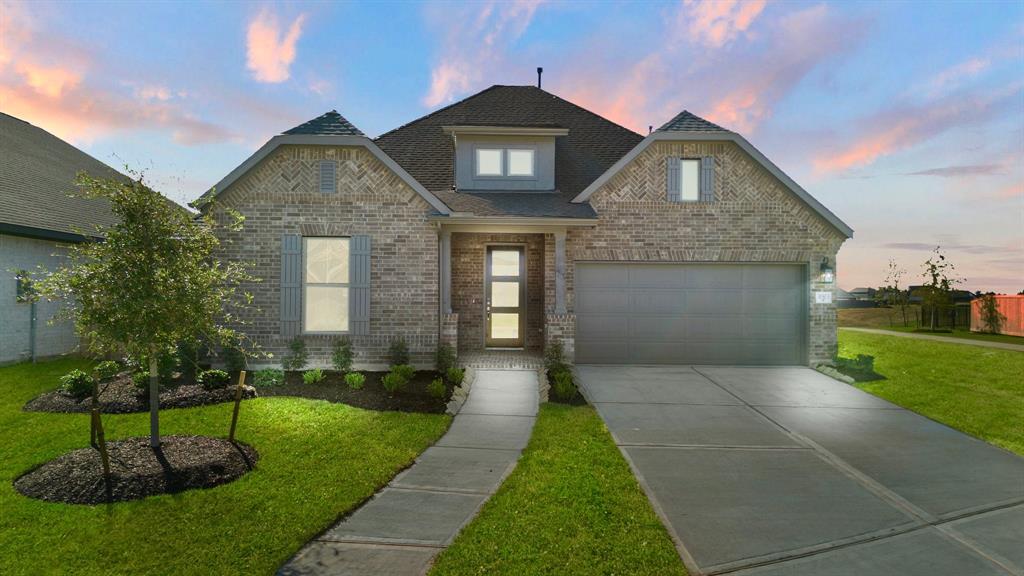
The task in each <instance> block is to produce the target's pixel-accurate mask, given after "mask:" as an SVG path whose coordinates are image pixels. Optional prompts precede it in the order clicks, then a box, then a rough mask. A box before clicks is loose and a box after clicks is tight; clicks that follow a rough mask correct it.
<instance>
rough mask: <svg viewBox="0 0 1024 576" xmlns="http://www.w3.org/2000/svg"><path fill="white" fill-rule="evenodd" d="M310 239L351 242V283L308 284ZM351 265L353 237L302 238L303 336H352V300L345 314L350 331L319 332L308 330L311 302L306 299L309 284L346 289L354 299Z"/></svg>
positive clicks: (349, 248) (350, 261) (349, 252)
mask: <svg viewBox="0 0 1024 576" xmlns="http://www.w3.org/2000/svg"><path fill="white" fill-rule="evenodd" d="M309 238H327V239H338V240H340V239H343V238H344V239H348V241H349V246H348V260H349V266H350V268H349V277H348V280H349V281H348V282H344V283H341V282H306V254H308V253H309V251H308V250H307V249H306V244H307V243H306V240H307V239H309ZM351 263H352V237H351V236H303V237H302V287H301V290H302V293H301V294H302V312H301V313H302V318H301V322H302V333H303V334H309V335H317V334H321V335H338V334H351V333H352V308H351V306H352V304H351V300H349V309H348V310H346V311H345V314H346V315H347V316H348V330H317V331H311V330H306V306H307V303H308V302H309V298H307V297H306V286H307V285H308V284H312V285H313V286H324V287H327V288H345V289H346V290H347V291H348V296H349V298H351V297H352V270H351Z"/></svg>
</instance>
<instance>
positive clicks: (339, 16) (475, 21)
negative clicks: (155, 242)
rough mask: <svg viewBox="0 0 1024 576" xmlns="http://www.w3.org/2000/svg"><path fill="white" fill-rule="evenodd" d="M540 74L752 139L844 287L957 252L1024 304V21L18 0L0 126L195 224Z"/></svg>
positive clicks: (826, 8) (0, 70) (911, 15)
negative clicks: (248, 195)
mask: <svg viewBox="0 0 1024 576" xmlns="http://www.w3.org/2000/svg"><path fill="white" fill-rule="evenodd" d="M537 66H543V67H544V70H545V72H544V88H545V89H546V90H549V91H551V92H553V93H555V94H557V95H559V96H561V97H563V98H566V99H567V100H570V101H572V102H575V103H577V104H579V105H581V106H584V107H586V108H589V109H591V110H593V111H595V112H597V113H599V114H601V115H603V116H605V117H607V118H609V119H611V120H613V121H615V122H618V123H620V124H623V125H625V126H627V127H629V128H631V129H633V130H635V131H637V132H639V133H641V134H646V133H647V130H648V126H651V125H653V126H654V127H658V126H659V125H661V124H662V123H663V122H665V121H666V120H668V119H669V118H671V117H672V116H673V115H674V114H676V113H677V112H679V111H680V110H683V109H687V110H690V111H691V112H694V113H696V114H698V115H701V116H703V117H705V118H708V119H709V120H712V121H714V122H716V123H719V124H721V125H722V126H724V127H726V128H729V129H731V130H735V131H737V132H739V133H741V134H743V135H744V136H745V137H746V138H747V139H748V140H749V141H750V142H751V143H753V144H754V145H755V146H756V147H758V148H759V149H760V150H761V151H762V152H764V153H765V155H767V156H768V157H769V158H771V159H772V161H773V162H775V164H777V165H778V166H780V167H781V168H782V169H783V170H784V171H785V172H786V173H787V174H789V175H790V176H791V177H793V178H794V179H795V180H796V181H797V182H799V183H800V184H801V185H802V186H803V187H804V188H805V189H807V190H808V191H809V192H810V193H811V194H812V195H813V196H815V197H816V198H817V199H818V200H819V201H821V202H822V203H823V204H825V205H826V206H828V207H829V208H830V209H831V210H832V211H833V212H835V213H836V214H837V215H838V216H839V217H840V218H842V219H843V220H844V221H845V222H847V223H848V224H849V225H850V226H851V227H852V228H853V229H854V230H855V233H854V238H853V239H852V240H849V241H847V242H846V243H845V244H844V245H843V248H842V249H841V251H840V253H839V257H838V263H837V266H836V271H837V277H838V280H837V281H838V284H839V286H841V287H843V288H846V289H850V288H853V287H856V286H878V285H880V284H882V283H883V282H884V279H885V269H886V267H887V264H888V261H889V259H894V260H895V261H896V262H897V264H898V265H899V266H900V267H901V268H903V269H905V270H906V271H907V274H906V276H905V278H904V284H907V283H919V281H920V274H921V264H922V263H923V262H924V261H925V260H926V259H927V258H928V256H929V254H930V251H931V250H932V249H933V248H935V247H936V246H939V245H941V246H942V248H943V250H944V251H945V253H946V255H947V256H948V258H949V259H950V260H951V261H952V262H953V263H954V264H955V265H956V267H957V269H956V273H957V275H958V276H959V277H960V278H962V279H963V280H964V282H963V284H961V287H963V288H967V289H970V290H985V291H989V290H994V291H997V292H1011V293H1016V292H1018V291H1020V290H1022V289H1024V2H1019V1H1017V2H962V3H959V2H934V3H928V2H867V3H852V2H842V3H827V2H826V3H822V2H791V1H786V2H781V1H780V2H766V1H763V0H750V1H746V2H739V1H732V0H719V1H704V0H683V1H680V2H555V1H550V2H549V1H542V0H512V1H508V2H487V1H478V2H472V3H469V2H464V3H456V2H428V3H412V2H400V3H397V2H396V3H384V2H379V3H341V2H338V3H333V2H314V3H303V2H287V3H271V2H218V3H202V2H187V1H182V2H157V1H149V2H137V3H128V2H110V3H104V2H88V3H86V2H74V3H70V2H68V3H51V2H43V1H35V2H31V3H21V2H9V1H8V0H0V111H3V112H6V113H8V114H11V115H14V116H17V117H19V118H22V119H23V120H27V121H29V122H31V123H33V124H35V125H37V126H41V127H42V128H45V129H46V130H49V131H50V132H52V133H54V134H56V135H57V136H59V137H61V138H64V139H65V140H68V141H69V142H71V143H73V144H75V145H76V146H78V147H79V148H81V149H82V150H85V151H86V152H88V153H89V154H91V155H93V156H94V157H96V158H98V159H100V160H102V161H104V162H106V163H108V164H110V165H111V166H114V167H116V168H123V167H124V166H126V165H127V166H130V167H131V168H133V169H136V170H143V171H144V172H145V173H146V175H147V179H148V180H149V181H150V183H151V184H152V185H153V186H154V187H155V188H157V189H159V190H161V191H162V192H164V193H165V194H167V195H168V196H170V197H171V198H173V199H174V200H177V201H179V202H182V203H186V202H189V201H192V200H194V199H196V198H198V197H199V195H200V194H202V193H203V191H205V190H206V189H207V188H209V187H211V186H212V185H214V184H215V183H216V182H217V181H219V180H220V179H221V178H223V177H224V176H225V175H226V174H227V173H228V172H230V171H231V170H232V169H234V168H235V167H236V166H237V165H238V164H240V163H241V162H242V161H243V160H244V159H245V158H247V157H248V156H249V155H250V154H252V152H254V151H255V150H256V149H257V148H258V147H259V146H261V145H262V144H263V143H264V142H266V141H267V140H268V139H269V138H270V137H272V136H273V135H275V134H278V133H280V132H282V131H284V130H287V129H288V128H291V127H292V126H295V125H297V124H300V123H301V122H303V121H305V120H308V119H310V118H313V117H316V116H318V115H320V114H322V113H324V112H326V111H328V110H331V109H337V110H338V111H339V112H341V113H342V114H343V115H344V116H345V117H346V118H348V119H349V120H350V121H352V122H353V123H354V124H355V125H356V126H358V127H359V128H360V129H362V130H363V131H364V132H365V133H367V135H369V136H371V137H373V136H377V135H379V134H381V133H383V132H386V131H388V130H390V129H392V128H395V127H397V126H400V125H402V124H404V123H406V122H409V121H411V120H414V119H416V118H418V117H420V116H422V115H424V114H426V113H429V112H430V111H432V110H435V109H437V108H439V107H442V106H444V105H446V104H449V103H451V102H454V101H457V100H459V99H461V98H464V97H466V96H468V95H471V94H473V93H475V92H477V91H479V90H482V89H484V88H486V87H488V86H490V85H492V84H534V83H535V82H536V67H537Z"/></svg>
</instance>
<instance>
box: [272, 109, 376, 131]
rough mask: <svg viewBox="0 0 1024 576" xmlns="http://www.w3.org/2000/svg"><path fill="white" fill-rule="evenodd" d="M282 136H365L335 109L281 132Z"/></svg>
mask: <svg viewBox="0 0 1024 576" xmlns="http://www.w3.org/2000/svg"><path fill="white" fill-rule="evenodd" d="M282 134H327V135H339V134H340V135H348V136H365V134H363V131H362V130H360V129H359V128H356V125H355V124H353V123H351V122H349V121H348V119H347V118H345V117H344V116H342V115H341V114H339V113H338V111H337V110H336V109H333V108H332V109H331V110H330V111H328V112H324V113H323V114H321V115H319V116H317V117H316V118H312V119H310V120H307V121H305V122H303V123H302V124H299V125H298V126H295V127H293V128H290V129H288V130H285V131H284V132H282Z"/></svg>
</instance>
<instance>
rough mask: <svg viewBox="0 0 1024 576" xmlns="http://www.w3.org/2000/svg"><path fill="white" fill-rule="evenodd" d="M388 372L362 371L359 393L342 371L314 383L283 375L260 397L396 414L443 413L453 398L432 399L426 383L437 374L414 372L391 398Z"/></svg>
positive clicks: (448, 391)
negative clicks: (307, 400) (363, 380)
mask: <svg viewBox="0 0 1024 576" xmlns="http://www.w3.org/2000/svg"><path fill="white" fill-rule="evenodd" d="M385 374H387V372H363V375H365V376H366V384H365V385H364V386H363V387H362V388H361V389H359V390H352V389H351V388H349V387H348V385H347V384H345V375H344V373H342V372H326V371H325V372H324V379H323V380H322V381H321V382H318V383H316V384H306V383H304V382H303V381H302V373H301V372H288V373H286V374H285V381H284V384H281V385H279V386H265V387H262V388H260V389H259V394H260V396H298V397H300V398H310V399H313V400H327V401H328V402H337V403H341V404H348V405H350V406H355V407H357V408H366V409H368V410H395V411H399V412H427V413H432V414H440V413H443V412H444V410H445V407H446V406H447V404H448V400H449V399H450V398H451V395H452V388H451V387H450V386H448V387H447V388H446V389H445V394H444V397H442V398H435V397H433V396H431V395H430V394H428V393H427V384H430V381H431V380H433V379H434V378H437V377H439V375H438V373H437V372H434V371H432V370H423V371H420V372H417V373H416V375H415V376H414V377H413V379H412V380H410V381H409V384H407V385H406V387H405V389H404V390H401V391H399V392H397V393H395V395H393V396H392V395H391V394H390V393H389V392H388V391H387V390H385V389H384V386H383V385H382V384H381V379H382V378H383V377H384V375H385Z"/></svg>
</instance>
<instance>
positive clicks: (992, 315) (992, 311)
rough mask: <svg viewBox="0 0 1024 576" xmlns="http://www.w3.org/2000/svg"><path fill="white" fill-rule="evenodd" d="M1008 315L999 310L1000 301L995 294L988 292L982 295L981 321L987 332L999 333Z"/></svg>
mask: <svg viewBox="0 0 1024 576" xmlns="http://www.w3.org/2000/svg"><path fill="white" fill-rule="evenodd" d="M1005 322H1006V316H1005V315H1003V313H1002V312H1000V311H999V302H998V301H997V300H996V297H995V295H994V294H986V295H984V296H982V297H981V323H982V326H984V328H985V330H984V331H985V332H988V333H990V334H999V333H1000V332H1002V331H1003V324H1004V323H1005Z"/></svg>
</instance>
